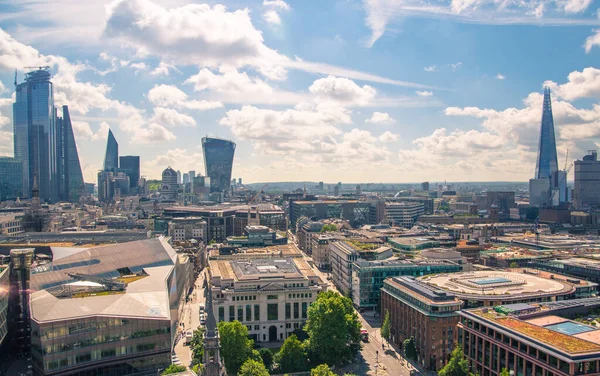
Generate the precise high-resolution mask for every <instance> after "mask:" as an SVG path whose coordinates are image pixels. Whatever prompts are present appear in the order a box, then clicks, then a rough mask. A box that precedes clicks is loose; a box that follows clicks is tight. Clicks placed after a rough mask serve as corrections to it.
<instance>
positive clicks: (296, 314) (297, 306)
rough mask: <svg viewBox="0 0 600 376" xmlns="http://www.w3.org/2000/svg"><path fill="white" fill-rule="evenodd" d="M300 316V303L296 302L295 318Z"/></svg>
mask: <svg viewBox="0 0 600 376" xmlns="http://www.w3.org/2000/svg"><path fill="white" fill-rule="evenodd" d="M299 316H300V303H298V302H295V303H294V318H295V319H297V318H298V317H299Z"/></svg>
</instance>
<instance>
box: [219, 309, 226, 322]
mask: <svg viewBox="0 0 600 376" xmlns="http://www.w3.org/2000/svg"><path fill="white" fill-rule="evenodd" d="M219 321H225V307H219Z"/></svg>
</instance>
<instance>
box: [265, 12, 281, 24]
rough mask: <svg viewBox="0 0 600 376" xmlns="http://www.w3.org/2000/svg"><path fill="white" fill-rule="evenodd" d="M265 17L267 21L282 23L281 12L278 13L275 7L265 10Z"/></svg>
mask: <svg viewBox="0 0 600 376" xmlns="http://www.w3.org/2000/svg"><path fill="white" fill-rule="evenodd" d="M263 18H264V20H265V21H267V23H270V24H273V25H281V17H279V14H277V12H276V11H274V10H273V9H271V10H268V11H266V12H264V13H263Z"/></svg>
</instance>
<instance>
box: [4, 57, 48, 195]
mask: <svg viewBox="0 0 600 376" xmlns="http://www.w3.org/2000/svg"><path fill="white" fill-rule="evenodd" d="M13 132H14V156H15V158H17V159H19V160H21V163H22V165H23V194H24V195H26V196H27V197H29V195H30V193H31V185H32V182H33V175H34V174H36V175H37V178H38V181H39V190H40V198H41V199H42V200H51V201H58V195H59V184H58V180H57V179H58V160H57V159H58V158H57V155H56V152H57V150H56V147H55V145H56V143H57V137H58V134H57V129H56V110H55V108H54V91H53V86H52V82H51V81H50V72H48V70H47V68H40V69H38V70H35V71H32V72H28V73H25V82H22V83H20V84H18V85H17V87H16V102H15V103H14V104H13Z"/></svg>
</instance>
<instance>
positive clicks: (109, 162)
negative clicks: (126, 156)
mask: <svg viewBox="0 0 600 376" xmlns="http://www.w3.org/2000/svg"><path fill="white" fill-rule="evenodd" d="M118 168H119V144H118V143H117V140H116V139H115V136H114V135H113V133H112V131H111V130H110V129H109V130H108V140H107V141H106V154H105V156H104V171H112V172H116V171H117V169H118Z"/></svg>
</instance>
